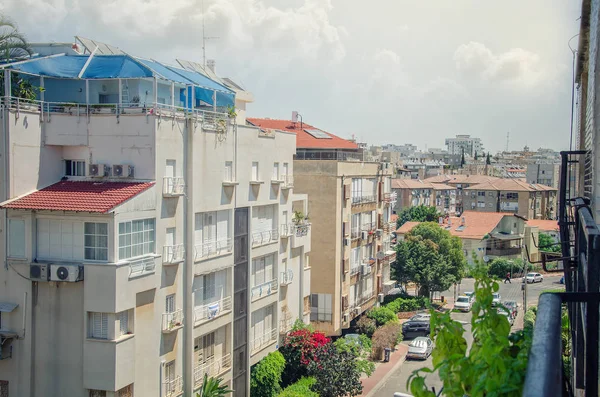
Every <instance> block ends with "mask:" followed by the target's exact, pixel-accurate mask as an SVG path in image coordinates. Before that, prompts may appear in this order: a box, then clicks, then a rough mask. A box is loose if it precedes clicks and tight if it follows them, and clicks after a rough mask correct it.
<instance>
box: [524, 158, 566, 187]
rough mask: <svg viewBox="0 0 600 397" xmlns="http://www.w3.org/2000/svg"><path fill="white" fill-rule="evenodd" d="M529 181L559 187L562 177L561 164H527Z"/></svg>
mask: <svg viewBox="0 0 600 397" xmlns="http://www.w3.org/2000/svg"><path fill="white" fill-rule="evenodd" d="M526 178H527V182H529V183H539V184H541V185H546V186H552V187H553V188H556V189H558V180H559V178H560V164H550V163H547V164H543V163H535V164H527V176H526Z"/></svg>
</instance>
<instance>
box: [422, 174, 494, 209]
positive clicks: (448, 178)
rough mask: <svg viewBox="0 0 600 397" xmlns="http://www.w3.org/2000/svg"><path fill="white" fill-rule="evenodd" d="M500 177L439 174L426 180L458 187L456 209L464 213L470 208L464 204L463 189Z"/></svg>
mask: <svg viewBox="0 0 600 397" xmlns="http://www.w3.org/2000/svg"><path fill="white" fill-rule="evenodd" d="M498 179H500V178H496V177H493V176H486V175H461V174H458V175H438V176H434V177H431V178H427V179H425V180H424V181H425V182H429V183H443V184H446V185H449V186H453V187H455V188H456V202H455V210H456V213H457V214H459V213H462V212H463V211H466V210H468V209H469V208H467V207H464V206H463V190H464V189H466V188H468V187H469V186H472V185H477V184H480V183H486V182H492V181H496V180H498Z"/></svg>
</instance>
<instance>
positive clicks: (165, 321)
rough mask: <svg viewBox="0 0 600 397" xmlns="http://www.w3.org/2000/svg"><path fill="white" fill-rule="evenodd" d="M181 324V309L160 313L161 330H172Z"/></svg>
mask: <svg viewBox="0 0 600 397" xmlns="http://www.w3.org/2000/svg"><path fill="white" fill-rule="evenodd" d="M181 326H183V310H181V309H179V310H175V311H174V312H170V313H163V315H162V330H163V332H172V331H174V330H176V329H178V328H180V327H181Z"/></svg>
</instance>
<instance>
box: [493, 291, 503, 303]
mask: <svg viewBox="0 0 600 397" xmlns="http://www.w3.org/2000/svg"><path fill="white" fill-rule="evenodd" d="M492 296H493V299H492V306H498V305H500V299H501V298H502V297H501V296H500V294H499V293H497V292H494V293H493V294H492Z"/></svg>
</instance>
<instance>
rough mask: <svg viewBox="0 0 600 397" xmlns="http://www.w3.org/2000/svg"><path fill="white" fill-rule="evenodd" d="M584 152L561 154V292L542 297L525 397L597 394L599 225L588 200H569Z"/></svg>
mask: <svg viewBox="0 0 600 397" xmlns="http://www.w3.org/2000/svg"><path fill="white" fill-rule="evenodd" d="M585 154H586V152H585V151H571V152H561V156H562V164H561V180H560V192H559V193H560V197H559V201H560V203H559V205H560V207H559V227H560V236H561V253H562V258H560V260H561V261H562V267H563V272H564V282H565V292H564V293H559V294H542V296H541V297H540V301H539V305H538V312H537V318H536V323H535V327H534V333H533V342H532V347H531V352H530V355H529V362H528V366H527V376H526V380H525V388H524V392H523V395H524V396H528V397H538V396H539V397H542V396H549V395H560V394H562V395H566V396H575V395H577V396H598V369H599V365H598V357H599V356H598V348H599V343H598V336H599V328H600V323H599V313H598V310H599V302H600V292H599V291H600V281H599V275H600V272H599V268H600V229H599V228H598V226H597V225H596V222H595V220H594V217H593V214H592V210H591V208H590V206H589V200H588V199H585V198H582V197H575V198H572V197H574V196H576V195H577V193H578V192H581V190H579V189H578V188H577V186H576V185H575V184H574V183H573V182H572V181H573V180H574V179H573V178H572V176H574V175H577V173H578V172H579V166H580V164H581V163H580V160H583V159H584V157H583V156H585ZM540 248H541V249H543V247H540ZM563 307H566V310H567V315H568V319H569V321H568V326H569V333H568V335H569V337H568V338H569V344H570V357H569V358H570V362H571V365H569V366H565V365H564V364H563V360H562V355H563V346H562V340H561V331H562V329H561V327H562V324H561V316H562V310H564V309H563ZM558 390H562V393H558Z"/></svg>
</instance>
